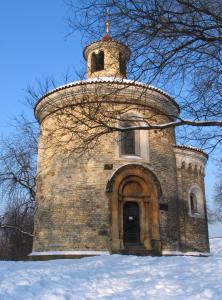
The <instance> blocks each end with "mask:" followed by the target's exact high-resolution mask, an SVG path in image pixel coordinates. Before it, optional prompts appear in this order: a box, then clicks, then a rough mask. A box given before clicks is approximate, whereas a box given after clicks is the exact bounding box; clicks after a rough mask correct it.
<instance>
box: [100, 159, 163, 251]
mask: <svg viewBox="0 0 222 300" xmlns="http://www.w3.org/2000/svg"><path fill="white" fill-rule="evenodd" d="M130 180H131V181H132V180H135V181H136V182H138V183H139V184H140V185H141V186H142V189H143V192H142V194H141V195H139V197H136V198H135V197H127V198H126V197H125V196H124V194H123V193H122V189H123V187H124V185H125V184H126V183H127V181H130ZM106 191H107V196H108V197H109V205H110V212H111V213H110V220H111V251H112V252H113V253H118V251H121V250H124V249H125V248H124V241H123V205H124V203H125V202H126V201H134V202H137V203H138V205H139V208H140V241H141V244H142V245H144V248H145V249H147V250H149V251H152V250H154V249H153V244H155V245H156V246H155V248H158V249H159V250H158V251H159V252H161V240H160V227H159V199H160V197H161V196H162V191H161V186H160V183H159V181H158V180H157V178H156V176H155V174H154V173H153V172H152V171H151V170H149V169H148V168H147V167H144V166H143V165H139V164H128V165H125V166H123V167H121V168H119V169H118V170H117V171H116V172H115V173H114V174H113V176H112V177H111V179H110V180H109V181H108V184H107V190H106ZM153 241H154V243H153ZM156 251H157V249H155V252H156Z"/></svg>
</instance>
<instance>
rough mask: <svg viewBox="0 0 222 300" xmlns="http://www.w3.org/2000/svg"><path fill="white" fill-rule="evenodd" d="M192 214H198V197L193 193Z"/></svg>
mask: <svg viewBox="0 0 222 300" xmlns="http://www.w3.org/2000/svg"><path fill="white" fill-rule="evenodd" d="M190 212H191V214H195V213H198V209H197V197H196V195H195V194H194V193H193V192H191V193H190Z"/></svg>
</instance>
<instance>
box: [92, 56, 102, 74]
mask: <svg viewBox="0 0 222 300" xmlns="http://www.w3.org/2000/svg"><path fill="white" fill-rule="evenodd" d="M102 70H104V52H103V51H100V52H99V53H98V54H96V53H95V52H93V54H92V56H91V72H92V73H93V72H96V71H102Z"/></svg>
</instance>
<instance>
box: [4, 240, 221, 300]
mask: <svg viewBox="0 0 222 300" xmlns="http://www.w3.org/2000/svg"><path fill="white" fill-rule="evenodd" d="M211 252H212V255H211V256H210V257H207V258H206V257H175V256H174V257H136V256H121V255H111V256H100V257H91V258H83V259H80V260H54V261H45V262H4V261H2V262H0V299H1V300H31V299H32V300H83V299H87V300H94V299H96V300H105V299H106V300H108V299H109V300H111V299H112V300H114V299H115V300H131V299H133V300H134V299H144V300H148V299H149V300H152V299H155V300H166V299H170V300H182V299H183V300H185V299H186V300H197V299H200V300H205V299H214V300H221V299H222V239H214V240H212V241H211Z"/></svg>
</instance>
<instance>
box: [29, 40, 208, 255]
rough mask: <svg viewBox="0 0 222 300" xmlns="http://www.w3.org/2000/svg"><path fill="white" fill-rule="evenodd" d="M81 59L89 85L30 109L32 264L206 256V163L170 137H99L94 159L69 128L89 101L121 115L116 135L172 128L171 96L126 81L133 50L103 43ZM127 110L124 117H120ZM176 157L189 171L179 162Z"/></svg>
mask: <svg viewBox="0 0 222 300" xmlns="http://www.w3.org/2000/svg"><path fill="white" fill-rule="evenodd" d="M83 55H84V57H85V59H86V61H87V79H86V80H81V81H76V82H72V83H70V84H67V85H64V86H62V87H58V88H57V89H55V90H53V91H51V92H49V93H48V94H47V95H44V96H43V97H42V98H41V99H40V100H39V101H38V103H37V104H36V107H35V115H36V118H37V119H38V121H39V123H40V125H41V137H40V141H39V154H38V176H37V196H36V215H35V232H34V245H33V252H32V255H50V254H52V251H53V255H77V256H79V255H81V256H82V255H98V254H102V253H132V254H143V255H148V254H158V255H159V254H164V253H172V251H183V252H185V251H187V250H189V251H190V250H192V251H196V252H197V251H199V252H207V251H208V250H209V249H208V234H207V219H206V209H205V196H204V181H203V178H204V165H205V163H206V159H207V157H206V155H205V154H204V153H203V152H202V151H200V150H197V149H194V148H192V149H191V148H186V147H182V148H179V147H177V146H175V144H176V140H175V131H174V129H173V128H171V129H165V130H161V131H160V130H151V131H146V130H135V131H126V132H122V133H117V132H114V133H111V134H106V135H103V136H102V137H101V138H100V139H99V142H98V143H97V144H96V145H95V147H93V148H92V149H91V153H90V156H88V155H85V154H84V153H81V156H79V153H77V152H76V151H73V149H75V146H76V145H79V139H80V137H81V139H84V128H85V127H84V126H83V127H82V131H81V128H77V129H76V127H75V126H74V125H73V124H75V123H72V121H73V120H76V119H77V118H78V119H81V118H82V119H84V117H85V115H83V114H82V112H83V111H82V110H79V109H78V105H80V104H81V106H83V101H84V99H86V98H87V99H88V101H89V100H90V101H91V102H92V103H99V101H100V99H108V100H109V101H107V102H108V104H106V105H108V106H106V108H107V109H109V105H110V106H112V107H115V108H116V110H117V111H118V113H119V112H120V111H121V112H122V114H121V115H120V116H119V126H122V127H124V126H125V127H131V126H135V125H143V124H144V120H149V122H151V123H153V124H160V123H163V122H169V121H172V119H171V117H170V116H172V115H174V116H176V115H177V114H179V106H178V105H177V103H176V102H175V101H174V100H173V99H172V98H171V97H170V96H169V95H168V94H167V93H165V92H163V91H162V90H160V89H157V88H155V87H152V86H149V85H146V84H144V83H141V82H137V81H132V80H128V79H127V78H126V77H127V62H128V60H129V59H130V50H129V49H128V47H126V46H125V45H123V44H121V43H119V42H117V41H115V40H113V39H112V38H111V37H110V36H109V34H106V35H105V36H104V37H103V38H102V39H101V40H100V41H97V42H94V43H92V44H90V45H88V46H87V47H86V48H85V49H84V52H83ZM112 101H113V102H112ZM126 101H127V103H129V109H127V111H125V112H123V110H121V109H120V108H122V107H123V104H124V105H125V103H126ZM135 102H136V103H141V107H143V109H139V108H137V107H136V108H135V105H133V103H135ZM76 107H77V108H76ZM138 107H139V106H138ZM144 107H145V108H144ZM70 115H71V118H69V117H70ZM126 119H127V121H126ZM131 120H132V121H131ZM110 122H111V123H112V122H115V123H116V122H117V120H116V119H115V121H110ZM112 124H113V123H112ZM84 125H85V124H84ZM72 126H73V127H74V128H73V131H71V134H70V128H72ZM67 128H68V129H69V131H67ZM78 130H79V131H78ZM77 133H78V134H77ZM71 136H72V139H71V138H70V137H71ZM73 136H74V138H73ZM70 141H71V142H70ZM58 142H59V144H58ZM80 144H81V143H80ZM58 145H59V147H58ZM181 157H184V159H185V161H186V168H185V167H184V168H183V164H181V163H178V161H179V162H181V161H183V159H181ZM189 160H190V162H188V161H189ZM187 162H188V167H187ZM189 163H192V165H194V167H193V171H192V176H190V175H187V174H188V172H190V169H189V168H190V167H189ZM200 165H201V167H199V166H200ZM195 166H198V167H197V168H196V167H195ZM183 180H184V182H186V185H184V182H183ZM185 215H186V217H185ZM187 227H189V230H188V229H184V228H187Z"/></svg>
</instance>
